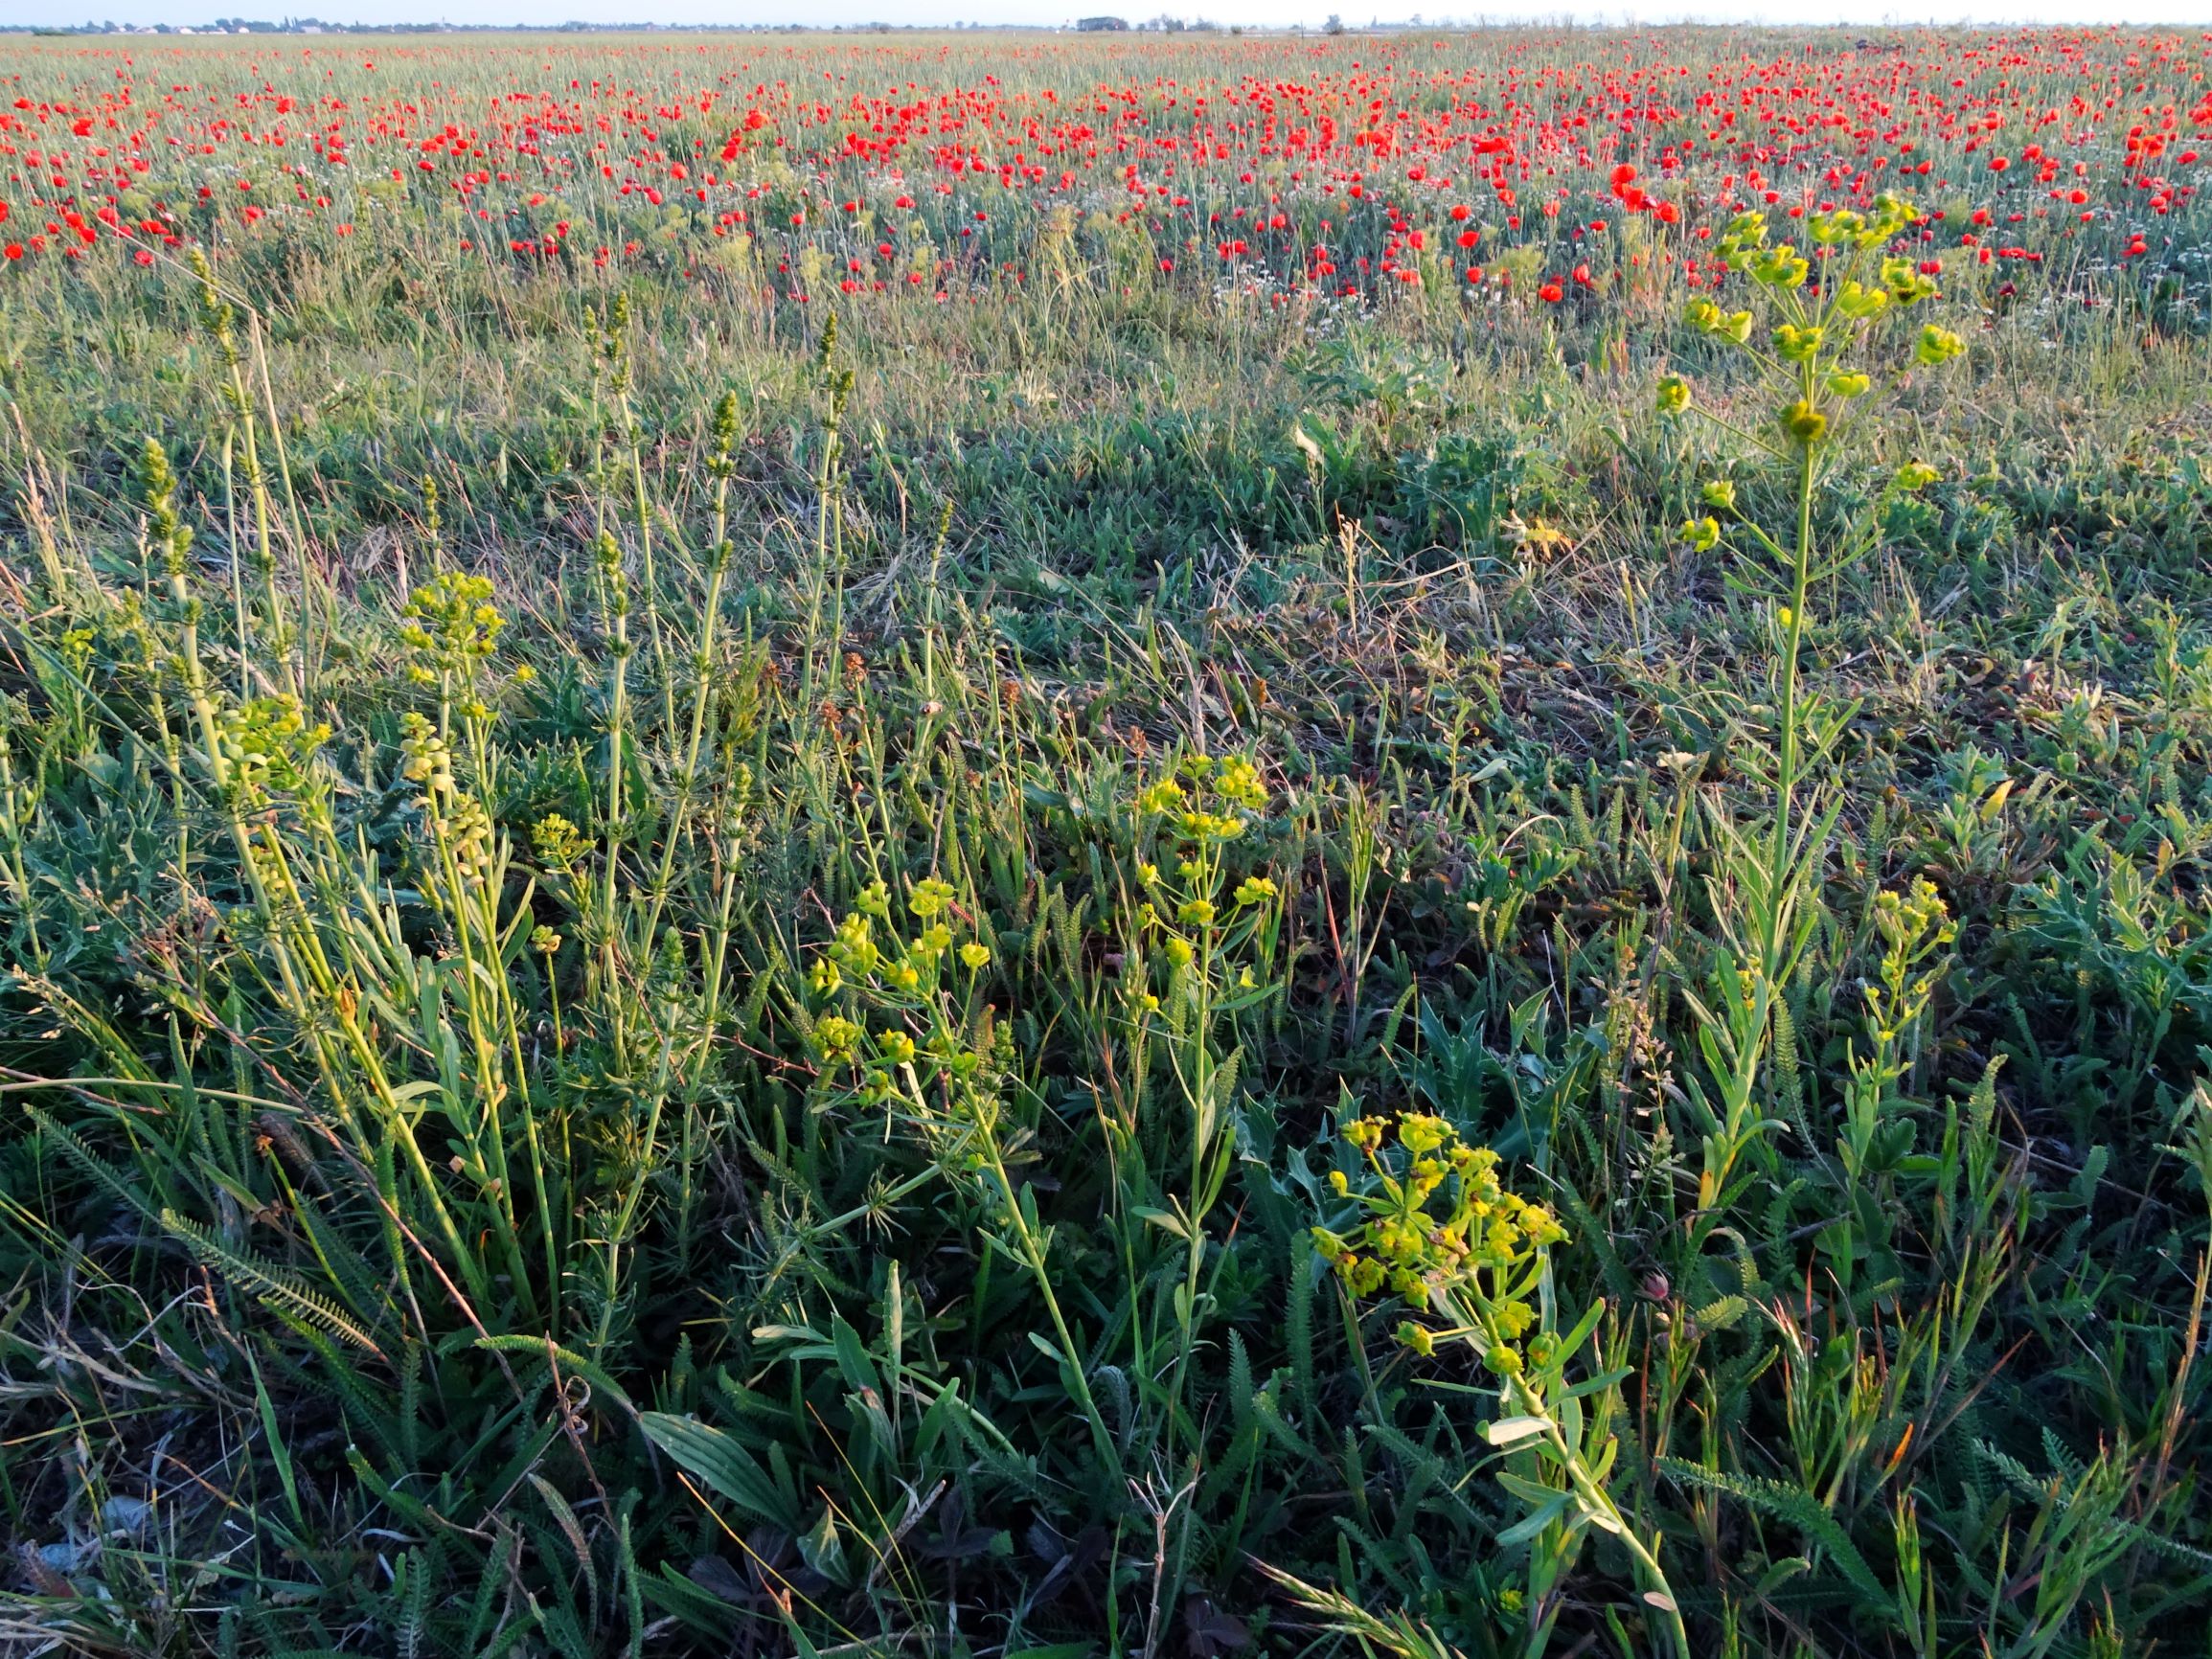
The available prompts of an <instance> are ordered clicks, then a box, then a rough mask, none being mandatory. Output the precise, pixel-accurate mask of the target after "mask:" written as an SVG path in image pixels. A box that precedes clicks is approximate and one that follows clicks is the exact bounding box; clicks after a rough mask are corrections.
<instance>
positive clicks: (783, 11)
mask: <svg viewBox="0 0 2212 1659" xmlns="http://www.w3.org/2000/svg"><path fill="white" fill-rule="evenodd" d="M1092 11H1116V12H1118V14H1120V15H1122V16H1125V17H1127V18H1128V19H1129V21H1130V22H1132V23H1134V22H1137V21H1138V20H1140V19H1141V18H1146V17H1152V16H1156V15H1157V14H1159V13H1160V12H1161V11H1167V12H1169V13H1171V14H1173V15H1176V16H1181V17H1184V18H1196V17H1201V16H1202V17H1206V18H1210V19H1211V20H1213V21H1214V22H1217V23H1221V24H1232V23H1243V24H1253V25H1261V26H1272V27H1284V26H1287V25H1289V24H1294V23H1304V24H1306V25H1307V26H1309V27H1318V26H1319V25H1320V24H1321V23H1322V21H1323V20H1324V19H1325V18H1326V17H1327V16H1328V15H1329V13H1330V12H1331V11H1336V12H1340V13H1341V14H1342V16H1343V19H1344V21H1345V22H1346V23H1347V24H1350V25H1352V26H1354V27H1357V26H1359V25H1361V24H1364V23H1366V22H1367V21H1369V19H1370V18H1373V17H1380V18H1381V19H1382V20H1383V21H1385V22H1392V21H1403V20H1405V19H1406V18H1408V17H1410V16H1411V15H1413V14H1415V13H1416V12H1419V13H1420V14H1421V15H1423V16H1424V17H1425V18H1426V19H1427V20H1428V21H1430V22H1437V21H1441V20H1443V19H1447V18H1448V19H1452V20H1455V21H1466V22H1473V21H1477V20H1488V21H1495V22H1506V21H1553V20H1557V19H1567V20H1572V21H1575V22H1579V23H1593V22H1604V23H1612V24H1618V23H1626V22H1635V23H1643V24H1651V23H1666V22H1677V21H1698V22H1713V23H1743V22H1789V23H1799V24H1815V23H1843V24H1850V25H1857V26H1859V27H1869V26H1873V25H1876V24H1881V23H1895V24H1911V23H1931V22H1932V23H1937V24H1947V23H1969V24H1972V23H1982V24H2001V23H2135V24H2167V25H2184V26H2187V25H2199V26H2204V27H2212V0H1934V3H1933V4H1932V5H1927V4H1924V5H1921V6H1908V7H1904V8H1902V9H1900V8H1897V7H1894V6H1884V5H1882V4H1881V0H1874V4H1866V3H1864V0H1859V3H1857V4H1854V3H1850V0H1803V3H1797V0H1643V3H1641V4H1628V3H1623V0H1614V3H1612V4H1602V3H1600V4H1581V5H1573V6H1562V5H1559V4H1556V3H1554V4H1545V3H1542V0H1390V3H1389V4H1387V5H1383V4H1380V3H1379V0H1311V3H1309V0H1074V3H1071V0H0V26H9V25H11V26H18V27H20V26H23V25H38V24H44V25H49V26H51V25H54V24H58V23H80V22H83V21H86V20H97V21H102V22H105V21H108V20H110V19H112V20H113V21H115V22H117V23H121V24H147V23H171V24H190V25H194V26H201V25H205V24H206V23H208V22H210V21H212V20H213V19H214V18H216V17H218V16H219V17H231V16H238V17H257V18H266V19H269V20H271V21H274V20H277V19H279V18H282V17H285V16H287V15H291V16H316V17H322V18H324V19H326V20H331V21H338V22H351V23H368V24H378V23H436V22H449V23H490V24H515V23H541V24H558V23H561V22H565V21H567V20H568V19H570V18H572V17H573V18H581V19H584V20H586V21H591V22H602V23H642V22H648V21H651V22H660V23H677V24H702V23H703V24H758V23H765V24H785V23H802V24H811V25H817V26H821V27H825V28H826V27H828V26H830V25H832V24H840V23H842V24H848V25H851V24H865V23H872V22H883V23H893V24H919V25H950V24H952V23H954V22H956V21H958V22H966V23H971V24H972V23H983V24H1042V25H1048V26H1050V25H1058V24H1064V23H1066V22H1068V21H1070V20H1071V19H1072V18H1074V17H1076V16H1078V15H1086V14H1088V13H1090V12H1092Z"/></svg>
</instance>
